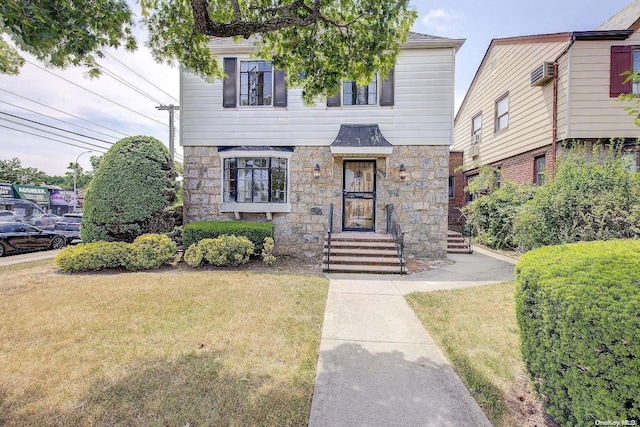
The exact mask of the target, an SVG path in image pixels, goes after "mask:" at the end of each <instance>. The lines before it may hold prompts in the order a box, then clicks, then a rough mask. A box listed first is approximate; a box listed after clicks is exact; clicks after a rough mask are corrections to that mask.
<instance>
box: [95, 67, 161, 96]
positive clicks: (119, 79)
mask: <svg viewBox="0 0 640 427" xmlns="http://www.w3.org/2000/svg"><path fill="white" fill-rule="evenodd" d="M98 66H99V67H100V68H101V69H102V70H103V71H104V72H105V73H104V74H106V75H107V76H108V77H111V78H112V79H114V80H115V81H117V82H118V83H120V84H122V85H124V86H126V87H128V88H129V89H131V90H134V91H136V92H138V93H139V94H140V95H142V96H144V97H145V98H147V99H150V100H151V101H153V102H156V103H158V104H163V105H164V103H163V102H162V101H160V100H158V99H157V98H154V97H153V96H151V95H149V94H148V93H147V92H145V91H143V90H141V89H139V88H137V87H136V86H135V85H133V84H132V83H129V82H128V81H127V80H126V79H125V78H123V77H121V76H119V75H117V74H116V73H114V72H113V71H111V70H109V69H108V68H107V67H105V66H104V65H101V64H98Z"/></svg>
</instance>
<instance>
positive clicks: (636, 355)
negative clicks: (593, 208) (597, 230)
mask: <svg viewBox="0 0 640 427" xmlns="http://www.w3.org/2000/svg"><path fill="white" fill-rule="evenodd" d="M639 313H640V241H637V240H614V241H608V242H583V243H575V244H570V245H563V246H549V247H545V248H540V249H536V250H533V251H531V252H528V253H527V254H525V255H524V256H523V257H522V258H521V259H520V262H519V263H518V266H517V267H516V315H517V319H518V326H519V328H520V336H521V348H522V354H523V356H524V360H525V363H526V366H527V370H528V371H529V374H530V376H531V379H532V381H533V384H535V386H536V388H537V390H538V392H540V393H541V394H543V395H544V396H545V397H546V399H545V400H546V402H547V403H546V406H547V412H548V413H549V414H550V415H551V416H552V417H554V418H555V419H556V421H558V422H559V423H560V424H561V425H567V426H586V425H594V420H600V421H603V422H605V421H608V420H616V421H622V420H636V421H637V420H639V419H640V369H639V366H640V316H639Z"/></svg>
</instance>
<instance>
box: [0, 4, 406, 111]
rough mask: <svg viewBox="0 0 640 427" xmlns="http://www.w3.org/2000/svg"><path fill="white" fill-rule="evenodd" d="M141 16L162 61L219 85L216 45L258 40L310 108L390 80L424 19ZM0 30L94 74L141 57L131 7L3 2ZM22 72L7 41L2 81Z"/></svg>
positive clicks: (388, 15) (198, 11)
mask: <svg viewBox="0 0 640 427" xmlns="http://www.w3.org/2000/svg"><path fill="white" fill-rule="evenodd" d="M140 6H141V8H142V14H143V18H144V22H145V24H146V25H147V28H148V30H149V41H148V45H149V47H150V49H151V51H152V53H153V55H154V57H155V58H156V60H158V61H160V62H168V63H175V62H179V63H181V64H182V65H183V66H185V67H187V68H189V69H190V70H192V71H194V72H195V73H197V74H199V75H201V76H203V77H206V78H209V79H215V78H221V77H223V75H224V73H223V70H222V69H221V67H220V65H219V64H218V61H217V58H216V57H215V56H214V55H213V54H212V53H211V51H210V50H209V49H208V47H207V43H208V42H209V40H210V37H236V38H249V37H250V36H256V37H254V38H253V40H255V45H256V49H257V50H256V55H257V56H260V57H261V58H263V59H269V60H271V61H272V62H273V64H274V66H275V67H277V68H279V69H283V70H285V71H287V76H288V79H289V83H290V84H291V85H292V86H295V87H300V88H302V89H303V90H304V94H305V98H306V99H307V100H308V101H310V100H312V99H313V98H315V97H316V96H318V95H320V94H325V95H330V94H332V92H335V90H336V89H337V88H338V87H339V85H340V81H341V80H356V81H358V82H359V83H360V84H366V83H368V82H369V81H371V80H372V78H373V77H374V76H375V75H376V73H378V72H379V73H381V74H386V73H387V72H388V71H389V70H390V69H391V67H392V66H393V63H394V62H395V58H396V56H397V53H398V51H399V47H400V43H401V42H403V41H405V40H406V37H407V34H408V32H409V29H410V27H411V25H412V24H413V21H414V20H415V18H416V16H417V15H416V12H415V11H413V10H409V0H231V1H229V0H140ZM0 27H1V29H2V32H3V33H5V34H8V35H9V36H10V37H11V39H12V40H13V41H14V42H15V44H16V46H17V47H18V48H19V49H21V50H23V51H26V52H29V53H32V54H33V55H35V56H36V57H37V58H38V59H40V60H42V61H45V62H48V63H50V64H52V65H54V66H58V67H65V66H67V65H84V66H87V67H89V68H90V70H91V73H92V74H98V73H99V70H98V68H97V64H96V57H100V56H101V55H102V54H101V52H100V51H101V49H103V48H105V47H109V46H111V47H121V46H124V47H126V48H127V49H135V48H136V41H135V39H134V37H133V29H134V27H135V24H134V22H133V18H132V12H131V9H130V8H129V6H128V5H127V2H126V1H125V0H84V1H81V2H78V1H72V0H57V1H55V2H51V1H48V0H35V1H29V2H23V1H19V0H6V1H4V2H2V4H0ZM22 63H23V60H22V58H21V57H20V56H19V53H18V51H17V50H16V49H14V48H13V47H12V46H11V45H9V44H8V43H6V42H5V41H3V40H2V39H0V72H3V73H14V74H15V73H17V72H18V71H19V69H20V66H21V65H22Z"/></svg>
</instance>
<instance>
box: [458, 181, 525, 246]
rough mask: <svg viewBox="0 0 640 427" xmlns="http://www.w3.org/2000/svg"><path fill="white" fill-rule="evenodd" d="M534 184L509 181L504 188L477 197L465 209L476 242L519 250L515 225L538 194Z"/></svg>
mask: <svg viewBox="0 0 640 427" xmlns="http://www.w3.org/2000/svg"><path fill="white" fill-rule="evenodd" d="M536 189H537V187H535V186H532V185H517V184H514V183H512V182H508V181H505V182H504V183H503V184H502V186H501V187H500V188H498V189H497V190H495V191H493V192H492V193H489V194H487V195H485V196H482V197H478V198H476V199H475V200H474V201H473V202H471V203H470V204H469V205H467V206H466V207H465V208H464V210H465V212H466V214H467V215H468V217H469V224H470V226H471V230H472V233H473V235H474V236H475V238H476V240H477V241H478V242H479V243H482V244H485V245H487V246H489V247H491V248H495V249H515V248H517V247H518V244H519V242H518V241H517V240H516V239H515V236H514V222H515V220H516V218H517V217H518V215H519V213H520V210H521V209H522V206H523V205H524V204H525V203H526V202H527V201H529V200H531V198H532V197H533V195H534V194H535V192H536Z"/></svg>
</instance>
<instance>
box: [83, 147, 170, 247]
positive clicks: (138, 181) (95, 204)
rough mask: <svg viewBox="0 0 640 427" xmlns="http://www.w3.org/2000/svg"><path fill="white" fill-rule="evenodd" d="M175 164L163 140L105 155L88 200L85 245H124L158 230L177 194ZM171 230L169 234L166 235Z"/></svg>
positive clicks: (84, 233)
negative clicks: (115, 242) (122, 243)
mask: <svg viewBox="0 0 640 427" xmlns="http://www.w3.org/2000/svg"><path fill="white" fill-rule="evenodd" d="M175 176H176V175H175V171H174V169H173V162H172V161H171V158H170V156H169V151H168V150H167V147H165V146H164V145H163V144H162V143H161V142H160V141H158V140H157V139H155V138H151V137H147V136H134V137H129V138H124V139H121V140H120V141H118V142H117V143H116V144H115V145H113V147H111V148H110V149H109V151H108V152H107V153H106V154H105V155H104V157H103V159H102V161H101V162H100V166H99V168H98V170H97V171H96V172H95V174H94V177H93V179H92V180H91V183H90V184H89V188H88V189H87V194H86V196H85V201H84V206H83V208H84V217H83V219H82V240H84V241H87V242H92V241H98V240H105V241H126V242H132V241H133V240H134V239H135V238H136V237H137V236H139V235H142V234H144V233H148V232H155V231H158V228H162V225H163V224H164V222H165V220H166V218H165V217H166V214H165V208H167V207H169V206H170V205H171V204H172V203H173V201H174V199H175V195H176V190H177V186H178V184H177V182H176V181H175ZM162 231H168V230H162Z"/></svg>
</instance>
